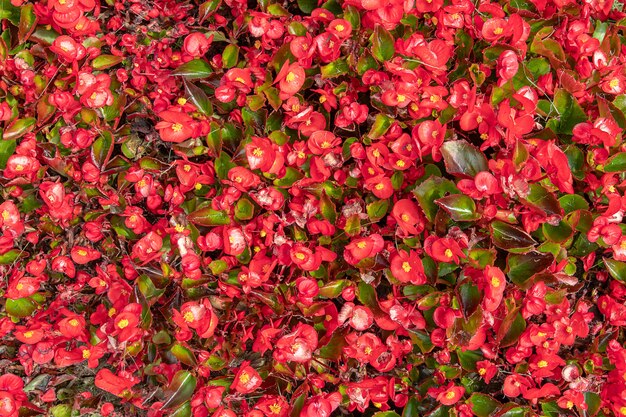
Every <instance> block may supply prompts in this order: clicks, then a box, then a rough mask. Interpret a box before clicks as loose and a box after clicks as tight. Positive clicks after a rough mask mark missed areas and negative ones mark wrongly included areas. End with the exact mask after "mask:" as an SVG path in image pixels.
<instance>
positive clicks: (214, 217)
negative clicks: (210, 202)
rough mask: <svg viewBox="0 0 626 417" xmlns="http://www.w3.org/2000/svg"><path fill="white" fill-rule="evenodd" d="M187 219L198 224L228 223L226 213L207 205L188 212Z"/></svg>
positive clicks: (214, 224) (218, 224)
mask: <svg viewBox="0 0 626 417" xmlns="http://www.w3.org/2000/svg"><path fill="white" fill-rule="evenodd" d="M187 220H189V221H190V222H192V223H193V224H197V225H200V226H225V225H228V224H230V217H229V216H228V213H226V212H225V211H223V210H219V211H218V210H213V209H212V208H208V207H207V208H203V209H200V210H196V211H194V212H193V213H190V214H189V215H188V216H187Z"/></svg>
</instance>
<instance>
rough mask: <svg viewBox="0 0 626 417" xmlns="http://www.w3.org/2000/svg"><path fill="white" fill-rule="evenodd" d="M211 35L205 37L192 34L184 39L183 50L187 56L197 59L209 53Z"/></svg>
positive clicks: (200, 34)
mask: <svg viewBox="0 0 626 417" xmlns="http://www.w3.org/2000/svg"><path fill="white" fill-rule="evenodd" d="M212 41H213V35H210V36H209V37H207V36H206V35H205V34H204V33H200V32H193V33H190V34H189V35H187V36H186V37H185V41H184V42H183V50H184V51H185V53H186V54H187V55H190V56H192V57H194V58H199V57H201V56H203V55H204V54H206V53H207V52H208V51H209V47H210V46H211V42H212Z"/></svg>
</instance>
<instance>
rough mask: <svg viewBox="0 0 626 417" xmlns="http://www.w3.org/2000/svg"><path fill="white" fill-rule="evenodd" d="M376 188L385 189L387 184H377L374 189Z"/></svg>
mask: <svg viewBox="0 0 626 417" xmlns="http://www.w3.org/2000/svg"><path fill="white" fill-rule="evenodd" d="M374 188H376V189H377V190H382V189H383V188H385V184H383V183H378V184H376V187H374Z"/></svg>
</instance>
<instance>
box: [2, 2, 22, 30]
mask: <svg viewBox="0 0 626 417" xmlns="http://www.w3.org/2000/svg"><path fill="white" fill-rule="evenodd" d="M4 19H8V20H9V22H11V23H13V25H14V26H19V24H20V8H19V7H15V6H13V5H12V4H11V0H0V20H4Z"/></svg>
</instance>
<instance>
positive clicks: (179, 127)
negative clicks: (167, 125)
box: [172, 123, 183, 132]
mask: <svg viewBox="0 0 626 417" xmlns="http://www.w3.org/2000/svg"><path fill="white" fill-rule="evenodd" d="M172 130H173V131H174V132H180V131H181V130H183V125H181V124H180V123H174V124H173V125H172Z"/></svg>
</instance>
